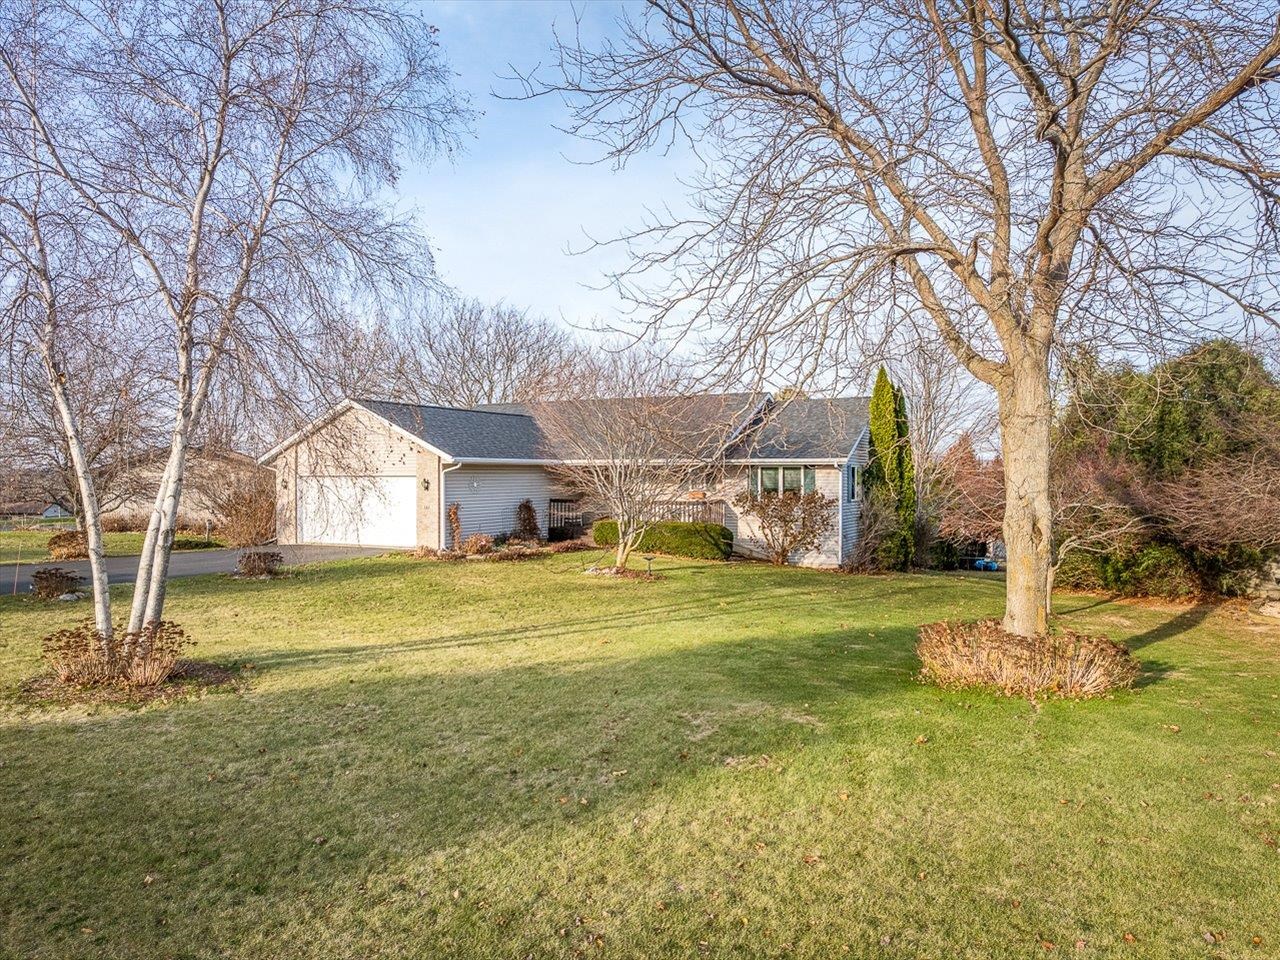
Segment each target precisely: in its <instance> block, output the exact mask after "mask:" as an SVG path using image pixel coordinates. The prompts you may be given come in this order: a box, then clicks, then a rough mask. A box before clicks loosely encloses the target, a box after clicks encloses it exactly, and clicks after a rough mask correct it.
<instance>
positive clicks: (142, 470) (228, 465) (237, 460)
mask: <svg viewBox="0 0 1280 960" xmlns="http://www.w3.org/2000/svg"><path fill="white" fill-rule="evenodd" d="M168 459H169V451H168V450H167V449H164V450H158V451H152V452H149V453H148V455H146V456H144V457H141V458H139V460H138V462H137V463H135V464H133V465H132V466H130V467H128V468H127V469H125V470H122V471H120V472H119V473H118V474H117V475H116V476H115V477H114V478H113V479H112V482H111V486H110V497H109V498H108V499H107V504H108V505H107V507H106V509H104V510H103V511H102V518H103V519H104V520H111V521H116V522H118V523H120V524H121V525H124V526H129V527H136V528H137V529H140V530H144V529H146V525H147V518H148V517H149V516H150V515H151V510H152V507H153V505H154V503H155V496H156V491H157V490H158V489H159V488H160V478H161V475H162V474H163V473H164V468H165V465H166V464H167V462H168ZM269 476H270V474H269V473H268V471H266V470H264V469H263V467H262V466H260V465H259V464H258V463H257V461H256V460H254V458H253V457H249V456H246V455H245V454H243V453H238V452H236V451H234V450H220V449H213V448H205V447H194V448H192V449H191V450H190V451H189V452H188V453H187V463H186V473H185V476H184V477H183V481H182V507H181V511H180V512H181V517H180V518H179V523H178V525H179V526H180V527H183V528H202V527H203V526H204V525H205V524H206V523H211V524H215V525H216V524H218V523H220V522H221V521H222V518H223V508H222V501H223V499H224V498H225V497H226V495H227V494H228V493H230V492H232V491H235V490H249V489H253V488H254V486H255V485H257V484H261V483H266V482H267V481H268V479H269ZM267 489H268V492H269V490H270V488H269V487H268V488H267Z"/></svg>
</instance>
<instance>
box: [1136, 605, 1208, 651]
mask: <svg viewBox="0 0 1280 960" xmlns="http://www.w3.org/2000/svg"><path fill="white" fill-rule="evenodd" d="M1215 609H1216V607H1215V605H1214V604H1212V603H1200V604H1197V605H1196V606H1194V607H1191V608H1189V609H1187V610H1183V611H1182V612H1181V613H1179V614H1177V615H1176V616H1173V617H1171V618H1169V619H1168V620H1166V621H1165V622H1164V623H1161V624H1158V625H1156V626H1154V627H1152V628H1150V629H1149V630H1144V631H1143V632H1142V633H1139V634H1135V635H1134V636H1131V637H1129V638H1128V639H1127V640H1126V641H1125V644H1126V646H1128V648H1129V649H1130V650H1141V649H1142V648H1143V647H1148V646H1150V645H1151V644H1153V643H1159V642H1161V641H1162V640H1172V639H1173V638H1174V637H1179V636H1182V635H1183V634H1185V633H1187V632H1189V631H1191V630H1194V629H1195V628H1196V627H1198V626H1200V625H1201V624H1202V623H1204V622H1205V620H1207V619H1208V618H1209V616H1210V615H1211V614H1212V613H1213V612H1214V610H1215Z"/></svg>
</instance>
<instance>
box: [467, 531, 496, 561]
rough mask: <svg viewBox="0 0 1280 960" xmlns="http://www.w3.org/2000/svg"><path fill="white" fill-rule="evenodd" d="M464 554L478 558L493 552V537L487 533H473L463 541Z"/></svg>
mask: <svg viewBox="0 0 1280 960" xmlns="http://www.w3.org/2000/svg"><path fill="white" fill-rule="evenodd" d="M462 552H463V553H465V554H466V555H467V556H468V557H478V556H481V555H482V554H486V553H492V552H493V537H491V536H489V535H488V534H487V533H473V534H472V535H471V536H469V537H467V539H465V540H463V541H462Z"/></svg>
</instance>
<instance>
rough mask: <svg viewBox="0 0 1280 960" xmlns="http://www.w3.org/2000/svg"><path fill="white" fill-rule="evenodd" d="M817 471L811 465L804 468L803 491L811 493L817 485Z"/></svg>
mask: <svg viewBox="0 0 1280 960" xmlns="http://www.w3.org/2000/svg"><path fill="white" fill-rule="evenodd" d="M817 472H818V471H817V470H815V469H814V468H813V467H805V468H804V492H805V493H813V491H814V488H815V486H816V485H817V479H818V478H817Z"/></svg>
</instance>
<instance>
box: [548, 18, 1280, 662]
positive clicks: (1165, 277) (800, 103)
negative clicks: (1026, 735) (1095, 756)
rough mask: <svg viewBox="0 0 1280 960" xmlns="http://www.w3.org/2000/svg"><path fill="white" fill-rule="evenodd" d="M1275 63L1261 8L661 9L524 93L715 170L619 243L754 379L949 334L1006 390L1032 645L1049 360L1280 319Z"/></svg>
mask: <svg viewBox="0 0 1280 960" xmlns="http://www.w3.org/2000/svg"><path fill="white" fill-rule="evenodd" d="M1278 63H1280V24H1278V23H1277V13H1276V9H1275V6H1274V4H1273V3H1269V2H1256V0H1255V2H1250V0H1244V2H1226V0H1193V2H1188V0H1143V2H1138V0H1070V2H1065V3H1054V4H1040V5H1036V4H1031V3H1028V2H1025V0H1006V2H997V0H964V2H961V0H649V3H648V4H647V7H646V11H645V13H644V14H643V15H642V16H640V17H635V18H630V19H627V20H626V21H625V22H624V24H623V28H622V35H621V38H620V39H619V40H617V41H609V42H607V43H606V44H605V45H604V46H602V47H600V48H597V49H584V48H582V47H581V46H578V45H574V44H568V45H565V46H564V48H563V49H562V50H561V65H562V68H563V79H562V80H560V81H558V82H556V83H554V84H551V85H543V84H539V83H536V82H531V83H530V86H529V88H528V89H529V92H530V93H545V92H563V93H566V94H567V95H568V96H569V97H570V98H571V100H572V102H573V103H575V104H576V107H577V120H576V124H575V129H576V130H577V131H578V132H579V133H580V134H582V135H583V136H586V137H590V138H594V139H596V140H598V141H599V142H600V143H602V144H603V145H604V149H605V151H606V156H607V157H608V158H609V159H612V160H614V161H615V162H621V161H623V160H625V158H626V157H628V156H630V155H633V154H635V153H637V152H640V151H644V150H648V149H650V148H653V147H655V146H658V145H662V144H665V143H669V142H671V141H673V140H678V139H680V138H684V139H686V140H687V142H688V143H689V144H691V145H692V146H693V147H694V148H695V149H696V150H697V151H698V152H699V153H702V154H705V155H706V156H707V157H708V163H707V165H706V171H705V173H704V174H703V176H702V178H701V182H699V183H697V184H696V190H695V192H694V194H693V197H692V200H693V203H694V205H695V208H696V209H695V212H694V213H693V214H691V215H690V216H689V217H687V218H683V219H676V220H673V221H666V222H655V223H652V224H649V225H647V226H646V227H645V228H644V229H642V230H640V231H639V232H638V233H637V234H635V235H634V236H632V237H630V238H629V240H630V242H631V249H632V251H633V253H634V261H633V262H634V266H633V267H632V268H630V269H629V270H627V271H626V272H625V273H624V274H623V275H622V276H620V277H618V278H617V279H618V282H619V284H620V286H621V287H622V288H623V289H624V290H625V291H626V292H628V293H629V294H630V295H632V296H633V297H634V298H635V299H636V300H637V301H638V302H639V303H640V305H641V306H644V307H646V308H649V310H650V311H651V314H652V316H653V317H654V322H655V323H657V324H665V325H666V327H667V328H668V329H670V328H671V327H672V326H673V325H674V326H676V327H677V328H679V329H683V330H686V331H698V332H700V333H701V334H702V335H703V336H704V338H706V339H708V340H709V342H710V344H711V346H709V347H708V352H713V351H712V347H715V348H718V350H719V355H720V358H721V359H722V360H723V361H725V362H727V363H729V364H733V365H741V364H743V363H745V362H747V361H748V360H749V359H750V358H753V357H756V356H757V355H758V353H759V351H760V350H762V349H764V348H766V347H767V348H769V349H773V350H775V351H777V352H780V353H782V354H783V355H785V356H788V357H794V356H795V352H796V351H797V350H800V352H801V354H803V345H804V344H806V343H807V344H812V349H811V350H810V352H809V354H808V355H809V356H816V355H817V352H818V351H820V350H822V349H825V347H826V345H828V344H829V342H830V340H831V338H832V337H836V336H849V335H850V331H865V332H867V335H868V337H869V339H872V340H874V339H877V336H878V335H875V334H873V333H872V331H875V330H877V329H880V330H882V329H883V328H884V327H885V326H886V325H893V324H895V323H897V322H900V321H901V320H902V319H903V317H904V316H906V315H908V314H910V313H915V312H919V313H922V314H923V315H926V316H928V317H929V318H930V319H931V320H932V322H933V324H934V326H935V327H936V329H937V333H938V336H939V337H940V339H941V340H942V341H943V342H945V343H946V345H947V346H948V348H949V349H950V350H951V351H952V352H953V353H954V354H955V355H956V357H957V358H958V359H959V360H960V361H961V362H962V363H963V364H964V365H965V367H966V368H967V369H968V370H969V372H970V373H972V374H973V375H974V376H976V377H977V378H978V379H980V380H982V381H984V382H986V383H987V384H989V385H990V386H991V387H992V388H993V389H994V390H995V393H996V395H997V398H998V403H999V417H1000V432H1001V440H1002V447H1003V463H1004V470H1005V477H1006V481H1007V489H1008V503H1007V509H1006V510H1005V512H1004V539H1005V542H1006V544H1007V547H1008V550H1009V574H1008V584H1007V594H1006V611H1005V619H1004V626H1005V628H1006V629H1007V630H1009V631H1011V632H1013V633H1015V634H1020V635H1027V636H1034V635H1040V634H1043V633H1044V632H1045V631H1046V630H1047V627H1048V620H1047V616H1048V614H1047V611H1048V609H1049V581H1050V566H1051V549H1052V538H1053V534H1052V527H1053V518H1052V512H1053V508H1052V504H1051V500H1050V477H1049V471H1050V466H1049V463H1050V426H1051V422H1052V416H1053V404H1052V395H1051V388H1050V382H1051V381H1050V370H1051V361H1052V357H1053V353H1054V350H1055V348H1056V347H1057V346H1059V345H1061V344H1064V343H1067V344H1070V343H1075V342H1082V341H1087V342H1091V343H1096V344H1106V345H1108V346H1115V347H1120V348H1124V347H1126V346H1131V345H1134V344H1141V343H1150V342H1153V341H1156V340H1159V339H1160V338H1162V337H1164V336H1168V335H1173V336H1177V335H1180V334H1184V333H1188V332H1191V331H1192V330H1195V332H1196V333H1199V332H1200V328H1201V327H1202V325H1204V324H1207V323H1210V322H1212V321H1211V320H1210V317H1212V316H1214V315H1216V313H1217V312H1218V311H1219V309H1220V308H1221V307H1222V306H1223V305H1226V306H1227V307H1230V308H1231V309H1232V310H1234V311H1235V313H1236V315H1237V316H1243V318H1244V320H1247V321H1252V320H1257V319H1260V318H1263V319H1267V320H1275V319H1276V317H1277V316H1278V315H1280V311H1278V310H1277V303H1278V302H1280V296H1278V295H1277V284H1276V281H1275V276H1276V273H1275V271H1274V269H1273V267H1274V264H1275V259H1276V253H1277V245H1276V234H1275V229H1274V228H1275V226H1276V224H1277V222H1280V221H1277V218H1276V215H1277V213H1278V212H1280V205H1278V204H1277V199H1278V198H1280V194H1277V192H1276V184H1277V181H1278V180H1280V169H1278V168H1277V167H1276V165H1275V158H1276V157H1277V156H1280V123H1278V122H1277V119H1278V115H1277V111H1278V109H1280V108H1278V107H1277V101H1276V100H1275V98H1274V97H1272V96H1269V92H1270V89H1271V87H1272V85H1273V84H1274V82H1275V81H1276V80H1277V79H1278V78H1280V67H1278ZM797 345H799V346H797ZM788 351H790V352H788Z"/></svg>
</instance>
